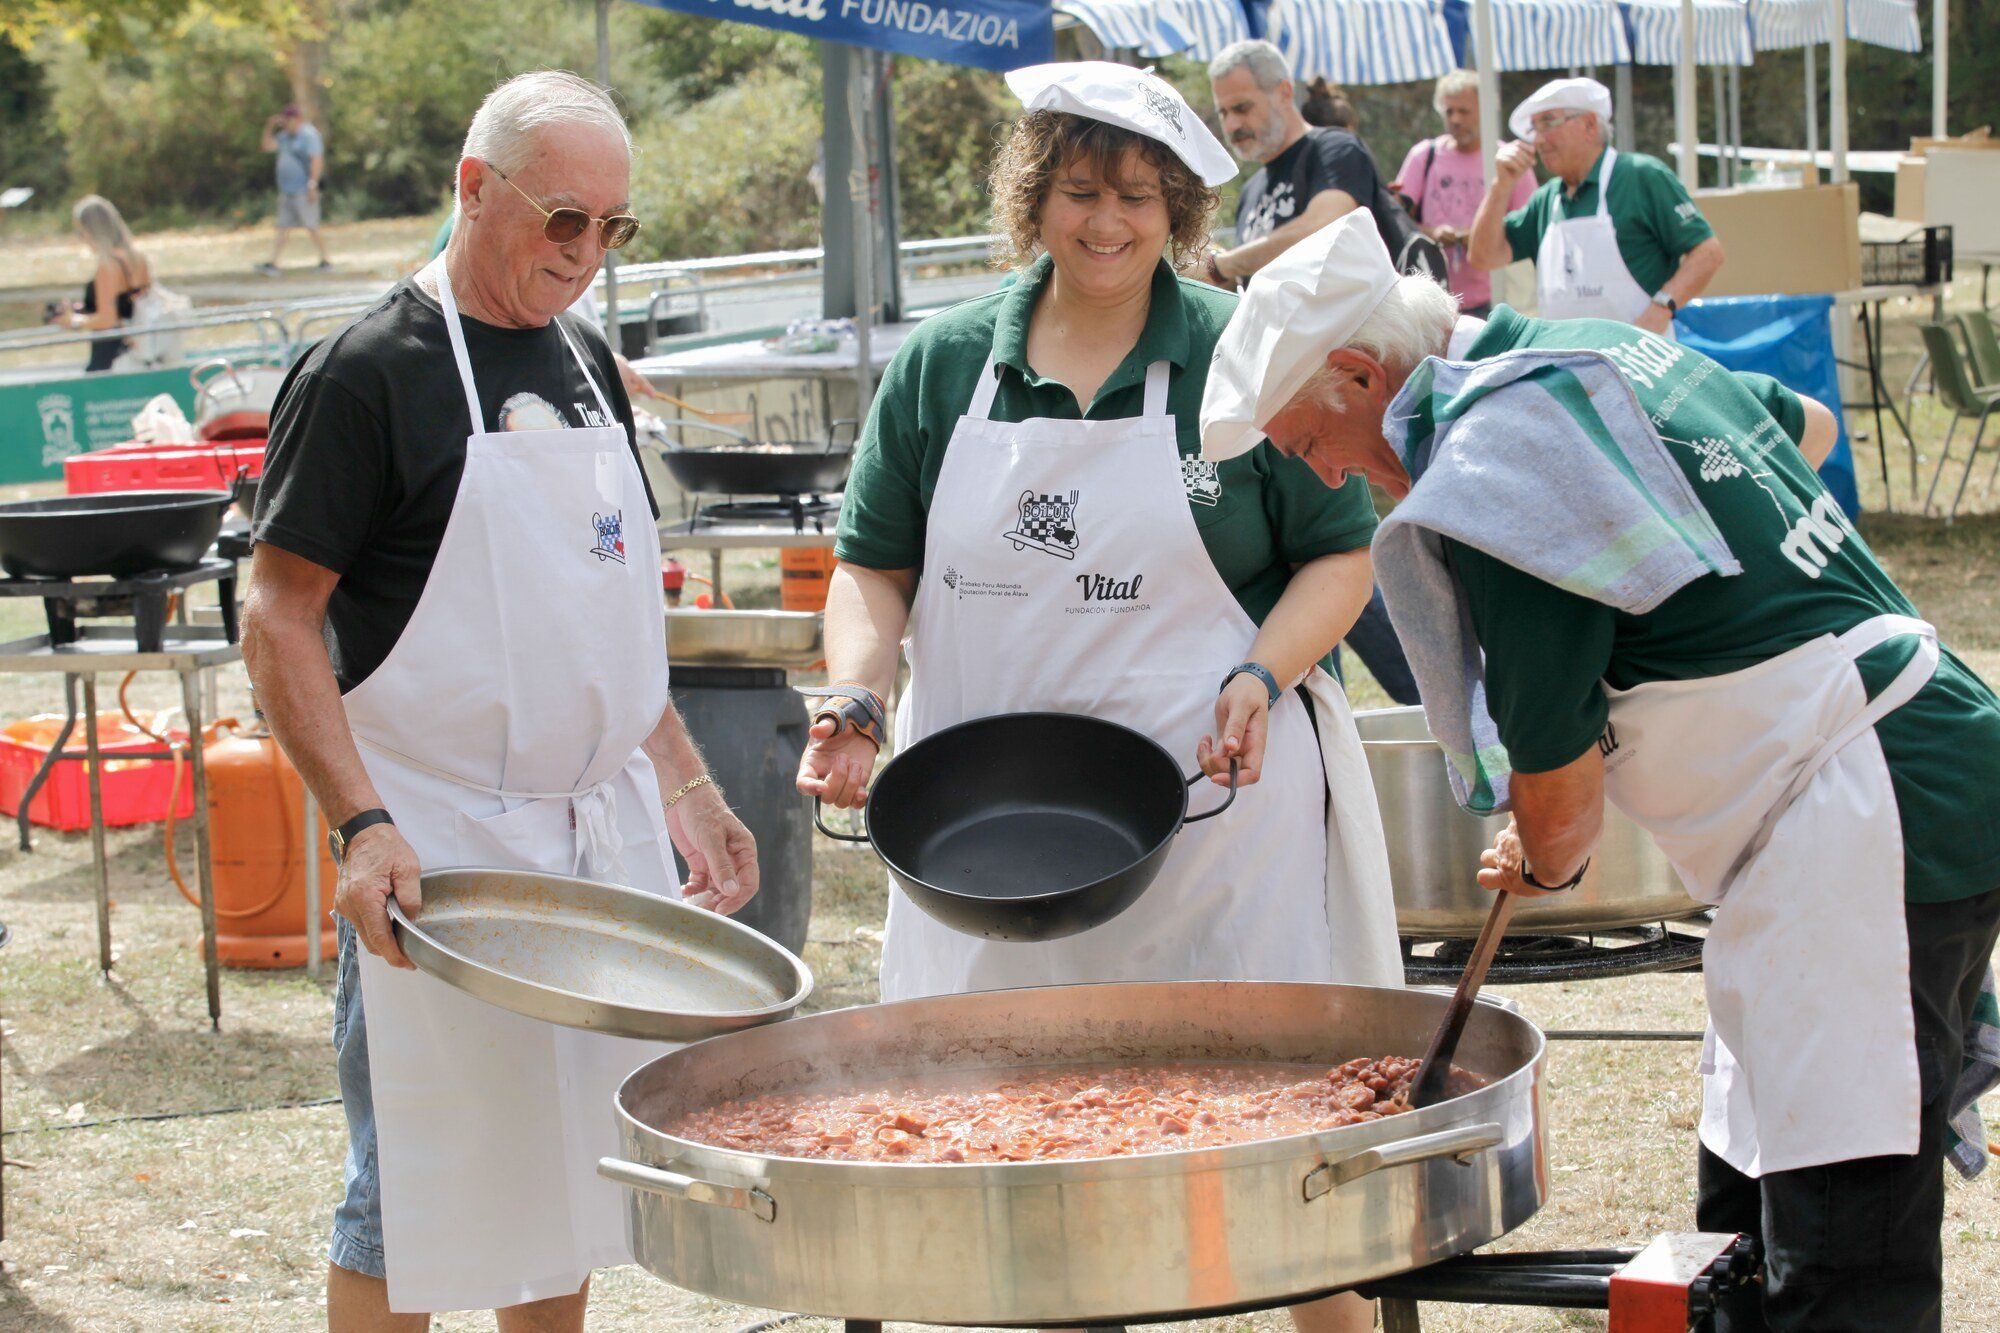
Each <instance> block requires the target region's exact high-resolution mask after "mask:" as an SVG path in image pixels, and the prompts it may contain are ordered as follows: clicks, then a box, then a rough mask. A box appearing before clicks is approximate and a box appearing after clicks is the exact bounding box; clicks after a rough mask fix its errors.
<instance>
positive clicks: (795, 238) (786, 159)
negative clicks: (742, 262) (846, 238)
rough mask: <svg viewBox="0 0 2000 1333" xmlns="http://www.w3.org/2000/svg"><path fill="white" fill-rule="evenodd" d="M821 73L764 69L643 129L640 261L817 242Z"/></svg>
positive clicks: (635, 252) (638, 174)
mask: <svg viewBox="0 0 2000 1333" xmlns="http://www.w3.org/2000/svg"><path fill="white" fill-rule="evenodd" d="M819 133H820V114H819V76H818V72H817V70H815V71H814V72H813V73H812V75H811V76H810V78H806V79H802V78H798V77H794V76H790V75H787V74H786V73H784V72H783V71H782V70H777V69H765V68H758V69H754V70H752V71H750V72H749V73H747V74H743V75H741V76H739V77H737V78H735V79H733V80H732V81H730V82H729V84H728V85H727V86H726V87H723V88H721V90H720V91H718V92H717V93H715V95H714V96H712V97H709V98H706V99H704V100H703V101H701V102H698V103H696V104H694V105H693V106H690V107H688V108H687V109H686V110H685V111H682V112H680V113H678V114H676V115H672V116H664V117H660V118H658V119H655V120H653V121H651V122H650V123H648V124H645V125H642V126H639V127H637V129H636V133H635V136H634V137H635V147H636V148H637V149H638V156H637V158H636V160H635V161H634V162H633V170H632V206H633V212H635V213H637V214H638V215H639V216H640V217H641V218H642V219H644V221H645V224H646V225H645V230H643V231H641V232H640V233H639V238H638V240H637V241H635V242H633V246H632V254H631V257H632V258H633V259H635V260H647V259H684V258H688V257H690V256H699V255H721V254H740V253H743V252H746V251H753V250H769V249H782V248H788V247H795V246H811V245H817V244H818V243H819V202H818V200H817V199H815V198H814V196H813V190H812V183H811V180H810V176H809V173H810V172H811V170H812V165H813V157H814V153H815V150H816V149H817V147H818V145H819Z"/></svg>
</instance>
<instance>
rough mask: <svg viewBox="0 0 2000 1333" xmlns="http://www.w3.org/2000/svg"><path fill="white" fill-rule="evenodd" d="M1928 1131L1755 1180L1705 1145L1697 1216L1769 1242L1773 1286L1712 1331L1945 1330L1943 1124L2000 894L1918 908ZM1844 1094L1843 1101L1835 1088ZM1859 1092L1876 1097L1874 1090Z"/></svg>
mask: <svg viewBox="0 0 2000 1333" xmlns="http://www.w3.org/2000/svg"><path fill="white" fill-rule="evenodd" d="M1908 922H1909V932H1910V999H1911V1002H1912V1004H1913V1006H1914V1008H1915V1011H1916V1019H1917V1072H1918V1076H1919V1078H1920V1079H1921V1081H1922V1092H1923V1133H1922V1136H1921V1138H1920V1139H1919V1141H1918V1147H1917V1153H1916V1155H1915V1156H1914V1157H1864V1158H1860V1159H1858V1160H1855V1161H1851V1162H1835V1163H1833V1164H1832V1165H1829V1166H1814V1167H1806V1168H1804V1169H1802V1170H1798V1171H1777V1172H1773V1173H1771V1174H1769V1175H1766V1176H1764V1177H1762V1178H1761V1179H1757V1180H1753V1179H1751V1178H1750V1177H1749V1176H1746V1175H1744V1174H1743V1173H1742V1172H1740V1171H1738V1170H1736V1168H1734V1167H1732V1166H1731V1165H1729V1163H1727V1162H1725V1161H1723V1160H1722V1159H1721V1158H1720V1157H1717V1156H1716V1155H1715V1154H1714V1153H1712V1152H1710V1151H1709V1150H1708V1149H1707V1148H1703V1149H1702V1150H1701V1161H1700V1171H1699V1180H1698V1184H1697V1190H1696V1204H1695V1219H1696V1222H1697V1224H1698V1225H1699V1226H1700V1227H1701V1229H1702V1230H1703V1231H1740V1232H1743V1233H1745V1234H1747V1235H1751V1236H1755V1237H1757V1238H1759V1239H1760V1240H1761V1241H1762V1242H1763V1247H1764V1283H1763V1287H1762V1289H1761V1291H1760V1290H1758V1289H1756V1288H1752V1289H1750V1290H1749V1291H1748V1292H1745V1293H1741V1294H1739V1295H1738V1296H1736V1297H1734V1298H1732V1300H1731V1303H1730V1304H1728V1305H1727V1306H1725V1308H1724V1309H1723V1310H1722V1311H1720V1313H1719V1317H1718V1319H1717V1320H1716V1325H1715V1327H1716V1333H1761V1331H1762V1330H1766V1329H1769V1330H1776V1331H1778V1333H1794V1330H1796V1331H1797V1333H1805V1330H1812V1333H1848V1331H1850V1330H1851V1331H1852V1333H1934V1331H1935V1330H1937V1329H1939V1328H1940V1327H1941V1326H1942V1321H1943V1294H1944V1250H1943V1245H1942V1242H1941V1241H1940V1240H1939V1237H1938V1232H1939V1230H1940V1228H1941V1227H1942V1226H1943V1225H1944V1136H1945V1120H1946V1117H1947V1114H1948V1103H1949V1100H1950V1093H1951V1090H1952V1086H1953V1084H1955V1083H1956V1082H1957V1079H1958V1070H1959V1064H1960V1062H1961V1060H1962V1058H1963V1056H1964V1049H1965V1048H1964V1039H1965V1024H1966V1020H1967V1017H1968V1016H1969V1015H1970V1014H1971V1012H1972V1005H1973V1002H1974V1000H1976V999H1977V998H1978V995H1979V983H1980V979H1981V977H1982V976H1983V975H1984V973H1985V969H1986V965H1987V962H1988V960H1990V959H1991V958H1992V956H1993V947H1994V942H1995V939H1996V937H2000V889H1996V890H1994V891H1993V892H1991V893H1984V894H1978V895H1976V896H1974V897H1971V898H1962V899H1960V900H1958V901H1957V902H1949V903H1910V904H1909V905H1908ZM1835 1095H1838V1094H1835ZM1852 1095H1853V1096H1855V1097H1857V1098H1859V1099H1861V1100H1863V1101H1866V1100H1867V1099H1868V1098H1869V1097H1870V1096H1871V1090H1870V1089H1867V1088H1856V1089H1854V1090H1853V1092H1852Z"/></svg>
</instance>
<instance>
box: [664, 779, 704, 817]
mask: <svg viewBox="0 0 2000 1333" xmlns="http://www.w3.org/2000/svg"><path fill="white" fill-rule="evenodd" d="M714 781H715V779H714V778H712V777H710V776H709V775H708V774H706V773H704V774H702V775H701V776H700V777H698V778H690V779H688V780H687V781H686V782H683V783H682V784H681V785H680V786H678V787H676V788H675V789H674V794H673V795H672V796H669V797H668V798H667V801H666V804H665V805H663V806H661V807H660V808H661V809H662V810H671V809H673V808H674V807H675V806H677V805H679V804H680V801H681V797H683V796H685V795H687V794H688V793H689V792H691V791H693V790H694V789H695V788H696V787H706V786H709V785H711V784H713V783H714Z"/></svg>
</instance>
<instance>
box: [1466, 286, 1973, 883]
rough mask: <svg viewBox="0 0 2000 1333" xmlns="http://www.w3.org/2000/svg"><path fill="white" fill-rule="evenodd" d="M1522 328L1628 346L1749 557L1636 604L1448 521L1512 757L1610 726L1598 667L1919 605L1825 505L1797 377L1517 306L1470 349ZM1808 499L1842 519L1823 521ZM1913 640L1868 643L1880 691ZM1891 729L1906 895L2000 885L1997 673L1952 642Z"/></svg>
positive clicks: (1549, 758)
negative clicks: (1582, 589) (1538, 573)
mask: <svg viewBox="0 0 2000 1333" xmlns="http://www.w3.org/2000/svg"><path fill="white" fill-rule="evenodd" d="M1519 347H1543V348H1572V349H1575V348H1582V349H1590V350H1594V351H1601V352H1604V353H1606V354H1607V355H1609V356H1610V357H1611V358H1612V359H1613V360H1614V361H1616V362H1617V363H1618V366H1619V368H1620V369H1621V370H1623V371H1624V373H1625V378H1626V380H1627V382H1628V383H1630V384H1631V386H1632V388H1633V389H1634V390H1635V391H1636V392H1637V394H1638V396H1639V401H1640V403H1641V404H1643V405H1644V407H1645V409H1646V411H1647V413H1648V414H1649V415H1650V416H1651V417H1652V419H1653V422H1654V425H1655V426H1656V427H1657V429H1658V430H1659V432H1660V436H1661V438H1662V439H1664V440H1665V441H1666V442H1667V450H1668V452H1669V453H1671V454H1672V455H1673V457H1674V459H1675V461H1677V462H1679V463H1680V465H1681V468H1682V470H1683V471H1685V472H1686V473H1687V477H1688V481H1689V483H1690V484H1691V485H1692V486H1693V487H1694V489H1695V493H1696V494H1697V495H1698V496H1699V497H1700V498H1701V502H1702V504H1703V505H1705V506H1706V507H1707V509H1708V512H1709V514H1710V515H1711V516H1713V517H1714V519H1715V522H1716V526H1717V527H1718V528H1720V529H1721V532H1722V535H1723V537H1724V539H1725V540H1726V541H1728V543H1729V548H1730V550H1731V551H1732V552H1734V554H1735V556H1736V558H1737V559H1738V560H1739V561H1740V562H1741V563H1742V565H1743V572H1742V573H1741V574H1739V575H1736V576H1735V577H1733V578H1721V577H1718V576H1714V575H1709V576H1705V577H1702V578H1698V579H1696V580H1695V581H1694V582H1692V583H1690V584H1688V585H1687V586H1686V587H1684V588H1682V589H1681V590H1680V591H1679V592H1677V593H1675V594H1674V595H1673V596H1671V597H1669V598H1668V599H1667V600H1666V601H1664V602H1662V603H1661V604H1660V605H1659V606H1658V607H1657V608H1655V609H1654V610H1652V611H1649V612H1647V613H1646V614H1644V615H1629V614H1626V613H1624V612H1621V611H1616V610H1613V609H1612V608H1611V607H1608V606H1606V605H1604V604H1603V603H1601V602H1594V601H1591V600H1589V599H1588V598H1585V597H1581V596H1579V595H1577V594H1575V593H1570V592H1565V591H1563V590H1561V589H1559V588H1556V587H1553V586H1551V585H1550V584H1547V583H1543V582H1541V581H1540V580H1538V579H1535V578H1533V577H1531V576H1530V575H1528V574H1525V573H1523V572H1521V571H1520V570H1518V569H1515V568H1514V567H1512V566H1511V565H1507V564H1504V563H1502V562H1500V561H1498V560H1495V559H1494V558H1493V557H1491V556H1488V555H1485V554H1482V553H1481V552H1479V551H1476V550H1474V549H1472V548H1471V547H1468V546H1464V545H1462V544H1460V543H1458V542H1453V541H1449V540H1447V542H1446V543H1445V548H1446V555H1447V558H1448V559H1449V560H1450V561H1451V564H1452V568H1453V570H1454V572H1455V573H1456V574H1457V576H1458V579H1459V582H1460V583H1461V585H1462V586H1463V587H1464V588H1465V591H1466V597H1467V600H1468V602H1469V604H1470V609H1471V614H1472V622H1473V627H1474V630H1475V632H1476V633H1477V634H1478V636H1479V641H1480V645H1481V647H1483V648H1484V649H1485V651H1486V681H1487V703H1488V707H1489V709H1490V710H1491V712H1492V714H1493V720H1494V722H1495V723H1496V724H1497V725H1498V726H1499V729H1500V739H1501V742H1502V743H1503V744H1504V745H1505V746H1506V747H1507V751H1508V755H1509V757H1510V758H1511V760H1512V762H1513V765H1514V767H1515V768H1516V769H1518V770H1520V771H1521V772H1524V773H1537V772H1546V771H1548V770H1550V769H1553V768H1560V767H1562V766H1563V765H1564V764H1567V763H1569V762H1571V761H1572V760H1574V759H1576V758H1577V757H1578V756H1580V755H1581V754H1583V753H1584V751H1586V750H1587V749H1589V748H1590V747H1591V746H1592V745H1594V744H1596V743H1597V740H1598V737H1599V736H1600V735H1602V734H1603V731H1604V724H1605V720H1606V718H1607V716H1608V712H1609V703H1608V700H1607V699H1606V697H1605V694H1604V691H1603V689H1602V688H1600V682H1602V683H1605V684H1609V685H1610V686H1612V687H1613V688H1615V689H1629V688H1631V687H1632V686H1634V685H1638V684H1641V683H1643V682H1645V681H1654V680H1694V679H1701V678H1703V677H1708V676H1719V675H1723V674H1725V673H1727V672H1732V671H1740V670H1743V669H1745V668H1747V667H1751V666H1754V665H1756V664H1757V663H1759V662H1762V661H1764V660H1766V659H1768V658H1772V657H1776V656H1777V655H1778V654H1780V653H1783V652H1785V651H1787V650H1788V649H1792V648H1796V647H1798V646H1799V645H1800V644H1802V643H1806V642H1808V641H1809V640H1812V639H1815V638H1818V637H1820V636H1822V635H1826V634H1838V633H1841V632H1843V631H1846V630H1848V629H1852V628H1853V627H1854V626H1855V625H1857V624H1859V623H1861V622H1862V621H1864V620H1867V619H1869V618H1871V617H1873V616H1877V615H1882V614H1884V613H1894V614H1898V615H1906V616H1913V615H1916V614H1917V613H1916V610H1915V609H1914V608H1913V607H1912V606H1911V605H1910V602H1909V599H1908V598H1906V597H1904V596H1903V593H1902V591H1901V590H1900V589H1899V588H1897V587H1896V585H1895V583H1894V582H1892V581H1891V580H1890V578H1889V576H1888V574H1886V573H1885V572H1884V571H1883V569H1882V567H1881V565H1879V564H1877V563H1876V560H1875V557H1874V554H1873V553H1872V552H1870V551H1869V549H1868V546H1867V543H1866V542H1865V541H1863V540H1862V538H1861V536H1860V535H1859V534H1858V533H1856V532H1855V531H1854V530H1853V529H1852V528H1851V527H1850V526H1848V524H1847V523H1846V521H1845V519H1842V518H1837V517H1835V518H1829V516H1830V515H1837V514H1838V510H1837V509H1835V508H1834V507H1833V506H1832V504H1831V501H1826V502H1825V503H1821V504H1817V506H1816V502H1818V501H1821V500H1823V499H1824V497H1825V496H1826V489H1825V488H1824V487H1823V486H1821V485H1820V482H1819V478H1818V476H1817V475H1815V474H1814V472H1813V470H1812V466H1811V464H1809V463H1808V462H1807V461H1806V459H1805V455H1803V454H1801V453H1800V452H1799V451H1798V448H1797V443H1798V440H1799V439H1800V438H1801V437H1802V435H1803V434H1804V430H1805V409H1804V407H1803V406H1802V405H1801V404H1800V402H1799V399H1798V397H1797V396H1796V395H1794V394H1793V393H1792V392H1791V390H1789V389H1787V388H1785V387H1784V386H1783V385H1781V384H1779V383H1778V382H1777V381H1776V380H1773V379H1770V378H1769V377H1767V376H1763V375H1748V374H1741V375H1738V374H1731V373H1730V372H1729V371H1727V370H1724V369H1723V368H1722V367H1721V366H1720V365H1718V364H1717V363H1715V362H1714V361H1711V360H1709V358H1707V357H1705V356H1703V355H1701V354H1700V353H1698V352H1694V351H1691V350H1689V349H1687V348H1684V347H1680V346H1677V345H1675V344H1673V343H1670V342H1667V341H1665V340H1664V339H1659V338H1655V337H1653V335H1651V334H1648V333H1643V332H1641V331H1639V330H1637V329H1634V328H1633V327H1631V326H1630V325H1628V324H1620V323H1616V322H1614V321H1611V320H1599V319H1577V320H1560V321H1554V320H1539V319H1528V318H1525V317H1523V316H1521V315H1519V314H1517V313H1516V312H1514V311H1513V310H1511V309H1509V308H1507V307H1506V306H1502V307H1500V308H1499V309H1498V310H1496V311H1494V313H1493V318H1492V319H1491V320H1490V321H1489V322H1488V323H1487V325H1486V328H1485V330H1484V331H1483V332H1482V333H1481V334H1480V335H1479V337H1478V338H1477V340H1475V341H1474V342H1473V344H1472V346H1471V348H1470V349H1469V350H1468V352H1467V356H1466V359H1468V360H1472V361H1478V360H1483V359H1485V358H1487V357H1490V356H1497V355H1499V354H1500V353H1502V352H1507V351H1512V350H1514V349H1515V348H1519ZM1808 509H1815V512H1816V513H1817V514H1818V515H1819V516H1820V517H1821V518H1822V519H1823V520H1827V521H1828V523H1829V525H1830V529H1831V530H1833V531H1837V533H1838V536H1837V538H1833V539H1829V538H1828V537H1827V536H1825V535H1816V528H1815V524H1814V523H1813V522H1811V521H1810V520H1808V519H1807V511H1808ZM1826 530H1827V529H1818V530H1817V531H1818V532H1819V533H1823V532H1824V531H1826ZM1914 651H1915V644H1914V642H1913V641H1912V640H1909V639H1899V640H1895V641H1892V642H1890V643H1887V644H1884V645H1882V646H1881V647H1879V648H1877V649H1876V650H1875V651H1874V652H1872V653H1869V654H1868V655H1866V656H1864V657H1863V658H1862V659H1861V661H1860V663H1859V664H1858V665H1859V668H1860V671H1861V677H1862V680H1863V682H1864V684H1865V685H1866V687H1867V689H1868V692H1869V694H1870V695H1871V696H1872V695H1874V694H1876V693H1878V692H1879V691H1880V690H1882V689H1883V688H1884V687H1885V686H1886V685H1887V684H1888V683H1889V681H1890V680H1891V679H1893V678H1894V677H1895V675H1896V673H1897V671H1899V670H1900V669H1901V668H1902V666H1903V665H1904V663H1906V662H1908V661H1909V659H1910V656H1911V654H1912V653H1913V652H1914ZM1875 730H1876V734H1877V735H1878V736H1879V737H1880V738H1881V742H1882V751H1883V754H1884V756H1885V757H1886V758H1887V760H1888V763H1889V774H1890V779H1891V782H1892V783H1893V785H1894V787H1895V792H1896V804H1897V808H1898V811H1899V812H1900V814H1901V816H1902V825H1903V848H1904V893H1905V896H1906V897H1908V898H1909V899H1911V900H1912V901H1916V902H1942V901H1946V900H1949V899H1953V898H1962V897H1966V896H1968V895H1971V894H1975V893H1985V892H1987V891H1989V890H1991V889H1994V888H2000V700H1996V699H1995V697H1994V694H1993V691H1992V690H1991V689H1989V688H1988V687H1987V685H1986V683H1985V682H1984V681H1982V680H1980V679H1979V677H1978V676H1976V675H1974V674H1973V672H1972V671H1971V670H1970V669H1969V668H1968V667H1967V666H1966V665H1965V664H1964V663H1963V662H1961V661H1960V660H1959V659H1958V658H1957V657H1956V656H1955V655H1953V654H1952V653H1951V652H1949V651H1946V652H1945V653H1944V654H1943V656H1942V660H1940V662H1939V663H1938V669H1937V674H1936V675H1935V676H1934V677H1932V679H1931V682H1930V684H1928V685H1927V686H1925V687H1924V689H1923V690H1922V691H1921V692H1920V693H1919V694H1918V695H1917V696H1916V697H1915V698H1914V699H1912V700H1910V701H1909V702H1908V703H1906V704H1904V705H1903V706H1902V707H1901V708H1899V709H1897V710H1896V711H1895V712H1893V713H1891V714H1889V716H1888V717H1886V718H1884V719H1883V720H1882V721H1881V722H1879V723H1877V724H1876V728H1875ZM1716 740H1717V743H1726V741H1727V738H1721V737H1718V738H1716Z"/></svg>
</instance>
